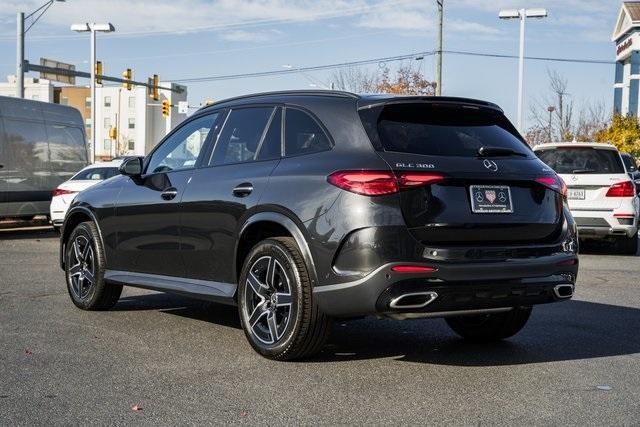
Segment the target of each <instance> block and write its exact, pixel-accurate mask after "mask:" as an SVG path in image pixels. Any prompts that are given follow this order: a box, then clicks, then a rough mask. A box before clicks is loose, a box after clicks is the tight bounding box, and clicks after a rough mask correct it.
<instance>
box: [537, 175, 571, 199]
mask: <svg viewBox="0 0 640 427" xmlns="http://www.w3.org/2000/svg"><path fill="white" fill-rule="evenodd" d="M536 182H538V183H540V184H542V185H544V186H547V187H549V188H551V189H552V190H554V191H557V192H558V193H560V194H562V195H563V196H564V197H565V198H566V197H567V192H568V190H567V184H565V182H564V180H563V179H562V178H560V177H559V176H558V175H556V176H541V177H539V178H536Z"/></svg>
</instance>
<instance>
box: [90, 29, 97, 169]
mask: <svg viewBox="0 0 640 427" xmlns="http://www.w3.org/2000/svg"><path fill="white" fill-rule="evenodd" d="M93 25H94V24H91V147H92V148H93V161H92V162H91V163H95V162H96V147H97V146H98V145H97V144H96V123H95V121H96V32H95V30H94V29H93Z"/></svg>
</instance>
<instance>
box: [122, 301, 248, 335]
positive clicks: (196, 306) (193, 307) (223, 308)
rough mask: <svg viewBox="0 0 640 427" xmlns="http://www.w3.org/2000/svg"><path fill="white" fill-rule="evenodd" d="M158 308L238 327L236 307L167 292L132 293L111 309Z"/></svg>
mask: <svg viewBox="0 0 640 427" xmlns="http://www.w3.org/2000/svg"><path fill="white" fill-rule="evenodd" d="M137 310H158V311H160V312H162V313H168V314H173V315H176V316H181V317H186V318H189V319H194V320H200V321H203V322H208V323H215V324H217V325H222V326H229V327H233V328H238V329H239V328H240V319H239V318H238V309H237V308H236V307H232V306H228V305H224V304H216V303H214V302H209V301H201V300H197V299H193V298H187V297H183V296H180V295H175V294H168V293H153V294H145V295H132V296H126V297H122V298H120V300H119V301H118V304H116V306H115V307H113V308H112V309H111V311H137Z"/></svg>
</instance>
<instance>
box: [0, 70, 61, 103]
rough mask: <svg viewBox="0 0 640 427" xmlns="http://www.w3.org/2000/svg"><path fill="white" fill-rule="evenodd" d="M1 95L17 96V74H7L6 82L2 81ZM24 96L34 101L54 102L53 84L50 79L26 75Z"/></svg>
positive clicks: (0, 84)
mask: <svg viewBox="0 0 640 427" xmlns="http://www.w3.org/2000/svg"><path fill="white" fill-rule="evenodd" d="M0 96H16V76H14V75H10V76H7V81H6V82H0ZM24 97H25V98H26V99H33V100H34V101H42V102H53V84H52V83H51V81H50V80H46V79H39V78H35V77H25V78H24Z"/></svg>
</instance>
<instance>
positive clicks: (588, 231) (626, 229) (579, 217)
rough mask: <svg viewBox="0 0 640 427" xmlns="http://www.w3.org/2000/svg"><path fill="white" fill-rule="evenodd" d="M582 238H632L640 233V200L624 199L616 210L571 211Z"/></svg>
mask: <svg viewBox="0 0 640 427" xmlns="http://www.w3.org/2000/svg"><path fill="white" fill-rule="evenodd" d="M571 213H572V215H573V218H574V220H575V222H576V226H577V228H578V234H579V237H580V238H585V239H606V238H611V237H616V236H620V237H623V236H626V237H632V236H634V235H635V234H636V232H637V231H638V216H639V214H638V198H636V197H634V198H633V199H629V200H627V199H624V200H623V201H622V204H621V206H619V207H618V208H616V209H601V210H588V209H574V210H572V211H571Z"/></svg>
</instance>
